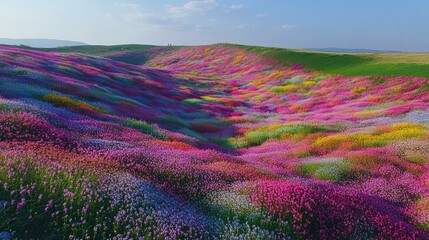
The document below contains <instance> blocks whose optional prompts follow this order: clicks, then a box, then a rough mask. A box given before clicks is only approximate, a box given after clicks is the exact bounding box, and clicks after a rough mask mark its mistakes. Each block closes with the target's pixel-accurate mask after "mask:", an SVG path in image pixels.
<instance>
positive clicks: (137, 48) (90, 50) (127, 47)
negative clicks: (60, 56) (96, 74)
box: [19, 44, 156, 62]
mask: <svg viewBox="0 0 429 240" xmlns="http://www.w3.org/2000/svg"><path fill="white" fill-rule="evenodd" d="M154 47H156V46H154V45H140V44H124V45H112V46H103V45H82V46H65V47H51V48H42V47H28V46H19V48H23V49H29V50H37V51H43V52H60V53H83V54H90V55H96V56H101V55H105V54H113V53H120V52H141V51H145V50H148V49H150V48H154ZM122 60H124V59H122ZM124 62H127V61H124Z"/></svg>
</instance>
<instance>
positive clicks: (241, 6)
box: [228, 4, 244, 10]
mask: <svg viewBox="0 0 429 240" xmlns="http://www.w3.org/2000/svg"><path fill="white" fill-rule="evenodd" d="M228 8H229V9H231V10H238V9H242V8H244V4H232V5H231V6H229V7H228Z"/></svg>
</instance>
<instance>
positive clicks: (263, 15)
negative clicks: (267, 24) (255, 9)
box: [256, 13, 268, 18]
mask: <svg viewBox="0 0 429 240" xmlns="http://www.w3.org/2000/svg"><path fill="white" fill-rule="evenodd" d="M266 16H268V13H257V14H256V17H259V18H262V17H266Z"/></svg>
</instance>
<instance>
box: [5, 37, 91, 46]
mask: <svg viewBox="0 0 429 240" xmlns="http://www.w3.org/2000/svg"><path fill="white" fill-rule="evenodd" d="M0 44H5V45H16V46H18V45H25V46H29V47H35V48H55V47H65V46H82V45H87V44H86V43H83V42H75V41H67V40H56V39H12V38H0Z"/></svg>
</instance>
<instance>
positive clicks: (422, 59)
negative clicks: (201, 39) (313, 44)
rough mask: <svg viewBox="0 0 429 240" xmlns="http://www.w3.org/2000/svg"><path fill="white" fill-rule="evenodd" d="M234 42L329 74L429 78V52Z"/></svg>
mask: <svg viewBox="0 0 429 240" xmlns="http://www.w3.org/2000/svg"><path fill="white" fill-rule="evenodd" d="M233 46H237V47H240V48H243V49H245V50H247V51H251V52H255V53H258V54H261V55H263V56H266V57H270V58H273V59H276V60H277V61H279V62H280V63H282V64H284V65H285V66H291V65H294V64H302V65H304V66H306V67H308V68H309V69H314V70H318V71H321V72H324V73H328V74H341V75H345V76H362V75H393V76H418V77H426V78H429V53H394V52H393V53H339V52H338V53H326V52H318V51H304V50H293V49H283V48H267V47H252V46H240V45H233Z"/></svg>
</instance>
